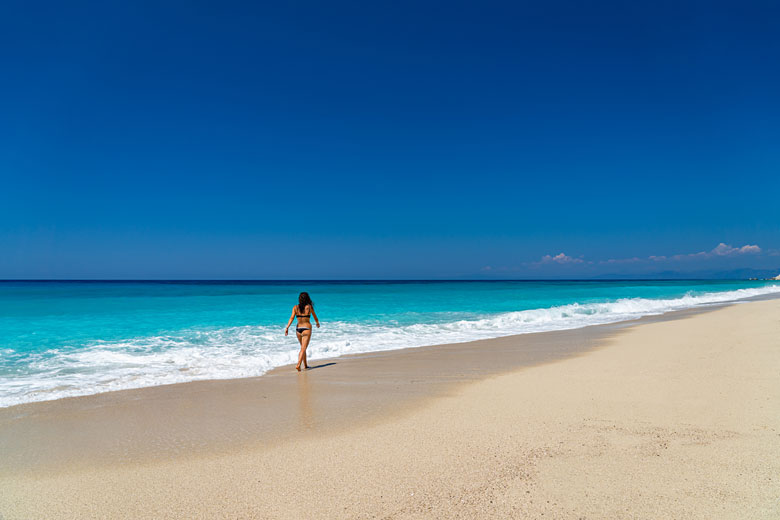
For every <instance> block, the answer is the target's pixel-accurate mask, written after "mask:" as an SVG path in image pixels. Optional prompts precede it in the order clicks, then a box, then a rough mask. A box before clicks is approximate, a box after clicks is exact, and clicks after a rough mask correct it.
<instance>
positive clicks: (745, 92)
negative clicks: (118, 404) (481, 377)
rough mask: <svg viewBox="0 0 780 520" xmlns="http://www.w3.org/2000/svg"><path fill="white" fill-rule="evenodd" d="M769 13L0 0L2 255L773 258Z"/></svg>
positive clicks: (183, 260) (83, 274)
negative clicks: (0, 2)
mask: <svg viewBox="0 0 780 520" xmlns="http://www.w3.org/2000/svg"><path fill="white" fill-rule="evenodd" d="M285 4H289V5H285ZM778 20H780V4H778V3H777V2H773V1H767V2H751V1H747V2H745V1H734V2H716V1H714V2H713V1H700V2H685V1H674V2H614V3H613V2H581V1H572V2H558V1H550V2H538V1H534V2H506V3H494V2H469V3H461V2H452V1H447V2H424V1H414V2H387V3H377V2H350V3H343V2H306V1H303V2H295V3H289V2H241V3H236V2H225V1H220V2H192V1H184V2H103V1H101V2H90V3H82V2H78V1H76V2H46V1H44V2H38V3H30V2H15V1H11V2H4V3H3V6H2V7H0V65H2V80H1V81H0V176H1V177H0V180H1V181H2V186H0V278H41V277H42V278H439V277H443V278H454V277H466V278H470V277H509V278H523V277H538V276H543V277H546V276H551V277H555V276H565V277H570V276H597V275H599V274H605V273H629V274H637V273H645V272H646V273H653V272H656V271H675V272H688V271H690V272H693V271H698V270H712V269H727V268H729V269H730V268H736V267H760V268H774V267H778V268H780V253H778V250H780V203H779V201H780V147H779V146H778V144H779V143H780V123H779V122H780V95H778V92H780V67H779V66H778V64H779V63H780V27H778ZM721 243H723V244H725V245H726V246H730V248H725V246H724V247H720V248H718V247H717V246H718V244H721ZM743 246H758V249H756V248H752V247H751V248H747V249H741V248H743ZM561 253H562V254H563V255H562V256H561ZM546 255H549V256H548V257H546ZM674 255H678V256H677V257H676V258H674ZM651 256H653V257H655V258H653V259H651V258H650V257H651ZM662 257H666V258H662Z"/></svg>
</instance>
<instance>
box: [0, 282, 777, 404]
mask: <svg viewBox="0 0 780 520" xmlns="http://www.w3.org/2000/svg"><path fill="white" fill-rule="evenodd" d="M302 290H306V291H308V292H309V293H310V294H311V296H312V299H313V300H314V302H315V308H316V310H317V314H318V315H319V317H320V320H321V322H322V328H321V329H315V333H314V337H313V340H312V344H311V350H310V358H311V359H318V358H325V357H334V356H339V355H343V354H351V353H357V352H371V351H378V350H389V349H398V348H404V347H418V346H423V345H435V344H441V343H451V342H462V341H469V340H474V339H481V338H491V337H498V336H504V335H510V334H523V333H529V332H538V331H546V330H560V329H571V328H577V327H584V326H587V325H593V324H599V323H611V322H617V321H623V320H629V319H633V318H637V317H640V316H646V315H651V314H662V313H664V312H669V311H672V310H678V309H684V308H689V307H696V306H702V305H711V304H715V303H721V302H728V301H734V300H740V299H744V298H749V297H753V296H761V295H771V294H778V295H780V283H778V282H747V281H599V282H590V281H571V282H569V281H543V282H542V281H540V282H537V281H490V282H466V281H459V282H438V281H436V282H422V281H414V282H395V281H393V282H353V281H350V282H333V281H327V282H326V281H307V282H0V406H11V405H14V404H19V403H25V402H30V401H41V400H48V399H57V398H61V397H66V396H75V395H85V394H93V393H98V392H105V391H110V390H119V389H125V388H138V387H144V386H153V385H160V384H168V383H177V382H184V381H193V380H198V379H221V378H235V377H248V376H257V375H261V374H263V373H264V372H266V371H268V370H269V369H271V368H273V367H275V366H280V365H283V364H288V363H293V362H294V361H295V359H296V354H297V350H298V344H297V341H296V339H295V336H294V335H293V334H291V335H290V336H288V337H285V336H284V331H283V329H284V325H285V323H286V321H287V318H288V317H289V315H290V311H291V308H292V306H293V305H294V304H295V303H296V301H297V295H298V293H299V292H300V291H302Z"/></svg>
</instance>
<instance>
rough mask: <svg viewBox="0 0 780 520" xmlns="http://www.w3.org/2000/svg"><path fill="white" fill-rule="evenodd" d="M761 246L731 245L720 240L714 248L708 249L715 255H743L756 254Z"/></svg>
mask: <svg viewBox="0 0 780 520" xmlns="http://www.w3.org/2000/svg"><path fill="white" fill-rule="evenodd" d="M760 252H761V248H760V247H758V246H756V245H753V246H751V245H745V246H742V247H731V246H730V245H727V244H724V243H723V242H721V243H720V244H718V245H717V246H715V248H714V249H713V250H712V251H710V253H712V254H713V255H717V256H730V255H744V254H756V253H760Z"/></svg>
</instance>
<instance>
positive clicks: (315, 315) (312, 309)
mask: <svg viewBox="0 0 780 520" xmlns="http://www.w3.org/2000/svg"><path fill="white" fill-rule="evenodd" d="M311 315H312V316H314V321H316V322H317V328H318V329H319V328H320V319H319V318H318V317H317V313H316V312H314V307H312V308H311Z"/></svg>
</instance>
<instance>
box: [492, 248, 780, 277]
mask: <svg viewBox="0 0 780 520" xmlns="http://www.w3.org/2000/svg"><path fill="white" fill-rule="evenodd" d="M762 252H764V251H763V250H762V249H761V248H760V247H759V246H757V245H755V244H754V245H750V244H746V245H744V246H741V247H733V246H731V245H729V244H726V243H724V242H721V243H720V244H718V245H717V246H715V247H714V248H712V249H711V250H709V251H699V252H698V253H685V254H677V255H670V256H667V255H650V256H648V257H642V258H639V257H636V256H634V257H631V258H610V259H607V260H598V261H593V260H587V261H586V260H584V259H582V258H576V257H572V256H569V255H567V254H565V253H558V254H557V255H544V256H543V257H542V258H541V259H540V260H539V261H538V262H531V263H526V264H523V265H525V266H530V267H538V266H541V265H552V264H558V265H576V264H582V265H593V264H598V265H623V264H648V263H656V264H658V263H669V262H675V261H686V260H707V259H710V258H722V257H735V256H739V255H756V254H759V253H762ZM765 254H769V255H779V256H780V251H777V250H770V251H768V252H767V253H765ZM482 269H483V270H489V269H490V267H488V266H485V267H483V268H482Z"/></svg>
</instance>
